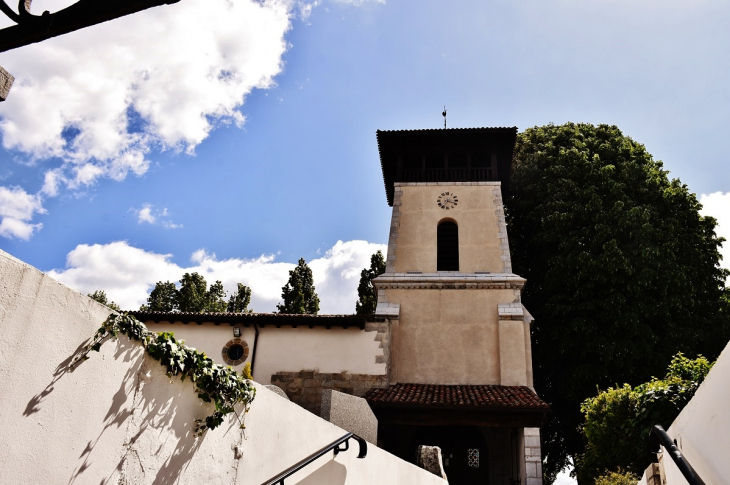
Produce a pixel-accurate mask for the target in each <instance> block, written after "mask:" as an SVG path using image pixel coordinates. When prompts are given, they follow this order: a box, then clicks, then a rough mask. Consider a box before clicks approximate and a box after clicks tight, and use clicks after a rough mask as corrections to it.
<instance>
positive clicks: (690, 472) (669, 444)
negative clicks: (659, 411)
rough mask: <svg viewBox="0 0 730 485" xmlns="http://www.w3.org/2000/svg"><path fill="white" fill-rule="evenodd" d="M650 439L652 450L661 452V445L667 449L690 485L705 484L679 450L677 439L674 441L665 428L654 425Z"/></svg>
mask: <svg viewBox="0 0 730 485" xmlns="http://www.w3.org/2000/svg"><path fill="white" fill-rule="evenodd" d="M650 440H651V447H652V451H653V452H654V453H659V452H660V451H661V446H663V447H664V448H665V449H666V450H667V452H668V453H669V456H671V457H672V460H673V461H674V464H675V465H677V468H679V471H681V472H682V475H684V478H685V480H687V483H689V485H705V482H703V481H702V479H701V478H700V477H699V476H698V475H697V473H695V471H694V469H693V468H692V467H691V466H690V464H689V462H688V461H687V459H686V458H685V457H684V455H683V454H682V452H681V451H679V448H677V444H676V441H673V440H672V438H670V437H669V435H668V434H667V432H666V431H664V428H662V427H661V426H659V425H658V424H657V425H654V427H653V428H652V429H651V435H650ZM660 445H661V446H660Z"/></svg>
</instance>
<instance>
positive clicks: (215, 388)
mask: <svg viewBox="0 0 730 485" xmlns="http://www.w3.org/2000/svg"><path fill="white" fill-rule="evenodd" d="M119 333H123V334H124V335H126V336H127V337H129V339H130V340H136V341H139V342H140V343H141V344H142V347H144V349H145V351H146V352H147V353H148V354H149V356H150V357H152V358H153V359H155V360H157V361H159V362H160V364H161V365H163V366H164V367H165V369H166V372H165V373H166V375H167V376H168V377H170V378H172V377H173V376H178V375H179V376H180V380H183V381H184V380H185V379H186V378H190V380H191V381H192V382H193V383H195V392H196V393H197V394H198V398H199V399H201V400H202V401H204V402H208V403H209V402H213V403H214V404H215V409H216V411H215V412H214V413H213V414H212V415H210V416H208V417H206V418H205V419H197V420H196V421H195V434H196V435H197V436H200V435H202V434H203V433H205V431H207V430H208V429H215V428H217V427H218V426H220V425H221V424H222V423H223V421H224V419H225V417H226V415H228V414H230V413H235V406H237V405H243V406H244V416H245V413H247V412H248V409H249V406H250V404H251V403H252V402H253V400H254V398H255V397H256V388H255V387H254V386H253V382H252V377H251V367H250V365H249V364H248V363H247V364H246V366H244V368H243V371H242V373H241V374H238V373H237V372H236V371H235V370H233V369H231V368H230V367H223V366H221V365H218V364H216V363H214V362H213V360H212V359H210V358H209V357H208V356H206V355H205V353H203V352H198V351H197V350H195V349H194V348H192V347H188V346H186V345H185V342H184V341H182V340H179V341H178V340H176V339H175V336H174V335H173V334H172V333H171V332H162V333H155V332H151V331H150V330H148V329H147V327H146V326H145V325H144V323H142V322H140V321H139V320H137V319H136V318H134V317H133V316H132V315H129V314H126V313H121V314H116V313H112V314H111V315H109V317H108V318H107V319H106V320H105V321H104V323H103V324H102V326H101V328H99V330H97V332H96V334H94V337H93V339H92V340H91V342H89V344H88V345H86V346H85V347H84V350H83V352H82V353H81V354H80V355H79V357H77V358H76V359H75V360H74V362H73V363H72V364H71V367H72V368H73V367H75V366H76V365H77V364H78V363H79V362H82V361H84V360H87V359H88V358H89V357H88V354H89V352H91V351H95V352H98V351H99V349H101V346H102V344H103V343H104V342H105V341H106V340H107V339H109V338H111V339H115V338H116V337H117V335H118V334H119ZM170 382H172V381H170ZM237 417H238V415H237ZM238 419H239V422H240V424H241V429H243V428H245V426H244V424H243V422H242V421H241V419H240V417H238Z"/></svg>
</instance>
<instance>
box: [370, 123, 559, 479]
mask: <svg viewBox="0 0 730 485" xmlns="http://www.w3.org/2000/svg"><path fill="white" fill-rule="evenodd" d="M516 136H517V129H516V128H473V129H438V130H402V131H378V132H377V141H378V148H379V152H380V161H381V166H382V171H383V180H384V182H385V192H386V196H387V201H388V204H389V205H390V206H392V207H393V215H392V219H391V225H390V235H389V241H388V255H387V268H386V272H385V273H384V274H383V275H381V276H379V277H378V278H376V279H375V280H374V284H375V286H376V288H377V290H378V306H377V311H376V314H377V315H379V316H382V317H386V318H387V319H388V320H389V321H390V325H391V342H390V362H389V387H388V388H387V389H378V390H373V391H371V392H370V393H369V394H368V396H366V398H367V399H368V401H369V403H370V405H371V407H372V408H373V410H374V412H375V413H376V415H377V416H378V420H379V422H380V424H381V430H380V436H382V437H383V446H384V447H385V448H386V449H390V451H392V452H394V453H396V454H400V455H401V456H403V457H404V458H405V459H410V458H411V456H409V455H410V454H411V453H413V450H414V447H415V446H417V445H419V444H422V445H439V446H441V447H442V453H443V457H444V467H445V468H444V469H445V471H446V474H447V475H448V476H449V482H450V483H452V484H453V483H495V484H501V483H504V484H514V483H522V484H531V485H535V484H537V483H542V473H541V470H540V463H541V462H540V440H539V426H540V424H541V422H542V419H543V417H544V415H545V413H546V412H547V411H548V409H549V408H548V406H547V404H545V403H544V402H543V401H542V400H541V399H540V398H539V397H538V396H537V395H536V394H535V391H534V389H533V382H532V357H531V355H532V354H531V344H530V323H531V321H532V317H531V316H530V314H529V313H528V311H527V310H526V309H525V308H524V307H523V305H522V303H521V299H520V295H521V291H522V288H523V286H524V284H525V280H524V278H522V277H520V276H518V275H516V274H514V273H513V272H512V265H511V260H510V250H509V242H508V237H507V227H506V223H505V216H504V206H503V194H504V193H505V192H506V191H508V190H509V185H508V183H509V174H510V167H511V162H512V154H513V150H514V145H515V140H516ZM429 441H430V442H429Z"/></svg>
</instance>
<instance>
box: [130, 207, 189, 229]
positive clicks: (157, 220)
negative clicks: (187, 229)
mask: <svg viewBox="0 0 730 485" xmlns="http://www.w3.org/2000/svg"><path fill="white" fill-rule="evenodd" d="M130 211H131V212H134V213H135V214H137V223H138V224H143V223H147V224H160V225H161V226H162V227H164V228H165V229H178V228H180V227H183V226H182V224H175V223H174V222H172V220H170V213H169V212H168V210H167V207H165V208H163V209H161V210H160V209H155V207H154V206H153V205H152V204H143V205H142V208H141V209H139V210H137V209H130Z"/></svg>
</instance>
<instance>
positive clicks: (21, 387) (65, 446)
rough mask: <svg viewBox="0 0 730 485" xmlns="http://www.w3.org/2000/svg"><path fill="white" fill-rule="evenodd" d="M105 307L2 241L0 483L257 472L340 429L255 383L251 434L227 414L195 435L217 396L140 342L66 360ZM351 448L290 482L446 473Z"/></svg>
mask: <svg viewBox="0 0 730 485" xmlns="http://www.w3.org/2000/svg"><path fill="white" fill-rule="evenodd" d="M108 313H109V310H108V309H107V308H106V307H104V306H102V305H99V304H98V303H96V302H94V301H92V300H91V299H89V298H87V297H86V296H84V295H81V294H79V293H77V292H75V291H73V290H71V289H69V288H67V287H64V286H63V285H61V284H60V283H58V282H56V281H54V280H53V279H51V278H49V277H47V276H46V275H44V274H43V273H41V272H40V271H38V270H36V269H35V268H32V267H31V266H28V265H26V264H24V263H22V262H21V261H18V260H17V259H15V258H13V257H11V256H9V255H8V254H7V253H4V252H1V251H0V386H1V387H0V396H2V398H1V399H0V429H2V430H3V439H2V440H0V456H2V459H1V460H0V477H1V481H2V483H9V484H10V483H12V484H15V483H18V484H20V483H28V484H33V483H49V484H50V483H73V484H79V485H83V484H87V483H88V484H94V485H98V484H99V483H114V484H132V483H134V484H147V483H160V484H172V483H181V484H186V483H196V484H197V483H205V484H232V483H234V484H259V483H261V482H262V481H264V480H266V479H268V478H270V477H271V476H273V475H275V474H276V473H278V472H279V471H281V470H283V469H285V468H287V467H288V466H291V465H292V464H294V463H295V462H297V461H299V460H300V459H302V458H304V457H305V456H306V455H308V454H309V453H311V452H313V451H316V450H317V449H318V448H320V447H322V446H323V445H325V444H327V443H329V442H331V441H333V440H334V439H336V438H338V437H339V436H342V435H343V434H344V433H345V431H344V430H342V429H340V428H338V427H336V426H334V425H333V424H331V423H328V422H326V421H324V420H322V419H320V418H318V417H316V416H314V415H312V414H311V413H309V412H308V411H306V410H304V409H302V408H300V407H299V406H297V405H295V404H293V403H291V402H289V401H287V400H286V399H283V398H281V397H280V396H277V395H276V394H275V393H274V392H272V391H269V390H268V389H265V388H264V387H263V386H261V385H257V397H256V400H255V402H254V403H253V405H252V407H251V412H250V413H248V415H247V416H246V427H247V429H246V432H245V436H244V435H243V434H242V433H241V432H240V431H239V430H238V427H237V425H236V422H235V419H233V418H232V419H229V420H228V421H227V422H226V423H224V425H223V426H222V427H221V428H220V429H216V430H213V431H209V432H207V433H206V434H205V435H204V436H203V437H201V438H197V439H196V438H195V436H194V434H193V430H194V422H195V419H196V418H203V417H205V416H206V415H208V414H210V413H211V412H212V411H213V409H212V406H211V405H206V404H204V403H202V402H201V401H200V400H199V399H198V398H197V396H196V395H195V393H194V391H193V385H192V384H191V383H190V382H189V381H186V382H181V381H180V380H177V379H174V380H173V381H172V382H171V381H170V379H169V378H167V377H166V376H165V375H164V371H163V369H162V367H161V366H160V365H159V363H158V362H156V361H154V360H152V359H151V358H149V357H148V356H147V355H146V354H145V353H144V351H143V350H142V349H141V347H140V346H139V345H138V344H136V343H133V342H130V341H129V340H127V339H126V338H124V337H123V338H120V339H119V340H118V341H116V342H107V343H106V344H105V345H104V346H103V347H102V350H101V352H99V353H93V354H92V356H91V359H90V360H88V361H86V362H84V363H82V364H81V365H79V366H78V368H77V369H76V370H74V371H73V372H71V371H70V370H69V368H68V364H69V363H70V361H71V358H72V357H73V356H74V355H75V354H76V353H77V352H78V351H79V349H81V347H82V346H83V344H84V343H86V342H87V341H88V338H89V337H91V336H92V335H93V334H94V332H95V331H96V329H97V328H98V327H99V324H100V322H101V321H102V320H103V319H104V318H105V317H106V316H107V315H108ZM352 445H355V443H352ZM356 456H357V446H356V445H355V446H351V449H350V451H347V452H344V453H340V454H339V455H337V456H336V457H335V456H334V454H328V455H327V456H325V457H323V458H321V459H320V460H318V461H317V462H315V464H314V465H312V466H310V467H307V468H305V469H304V470H302V471H301V472H299V473H298V474H297V475H296V476H294V477H292V479H290V481H289V480H288V481H287V483H292V484H296V483H300V484H315V483H316V484H333V485H334V484H337V485H340V484H373V483H399V484H414V485H415V484H426V485H429V484H444V483H445V482H444V481H443V480H441V479H439V478H437V477H435V476H434V475H431V474H430V473H428V472H426V471H424V470H421V469H419V468H417V467H415V466H414V465H411V464H408V463H406V462H404V461H402V460H400V459H398V458H396V457H394V456H392V455H390V454H388V453H387V452H385V451H383V450H380V449H378V448H376V447H374V446H369V447H368V456H367V457H366V458H365V459H357V458H356Z"/></svg>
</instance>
